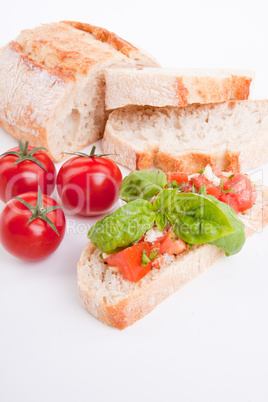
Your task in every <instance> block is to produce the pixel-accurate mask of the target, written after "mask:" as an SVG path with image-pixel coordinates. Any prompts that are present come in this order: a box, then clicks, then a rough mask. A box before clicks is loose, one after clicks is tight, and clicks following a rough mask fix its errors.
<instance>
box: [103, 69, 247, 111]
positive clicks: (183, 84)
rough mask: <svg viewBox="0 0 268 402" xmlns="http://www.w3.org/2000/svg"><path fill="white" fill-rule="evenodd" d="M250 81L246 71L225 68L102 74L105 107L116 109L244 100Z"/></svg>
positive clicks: (148, 70) (141, 70) (130, 70)
mask: <svg viewBox="0 0 268 402" xmlns="http://www.w3.org/2000/svg"><path fill="white" fill-rule="evenodd" d="M252 78H253V73H252V72H250V71H242V70H241V71H240V70H228V69H223V70H217V69H164V68H158V69H153V68H147V67H145V68H140V69H139V70H135V69H131V68H127V69H116V70H114V69H109V70H107V71H106V72H105V81H106V94H105V105H106V108H107V109H116V108H119V107H123V106H127V105H140V106H145V105H149V106H157V107H163V106H187V105H189V104H192V103H217V102H223V101H227V100H235V99H238V100H239V99H248V96H249V89H250V84H251V81H252Z"/></svg>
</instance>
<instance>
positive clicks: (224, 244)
mask: <svg viewBox="0 0 268 402" xmlns="http://www.w3.org/2000/svg"><path fill="white" fill-rule="evenodd" d="M222 204H223V205H221V209H222V210H223V211H224V213H225V215H226V216H227V217H228V219H229V222H230V223H231V225H232V227H233V229H234V230H235V233H233V234H229V235H227V236H223V237H221V238H219V239H217V240H215V241H213V242H210V244H214V245H215V246H217V247H218V248H220V249H221V250H223V251H224V252H225V254H226V255H227V256H230V255H234V254H236V253H238V252H239V251H240V250H241V249H242V247H243V245H244V244H245V241H246V235H245V227H244V224H243V222H242V221H241V220H240V219H239V218H238V216H237V215H236V213H235V211H234V210H233V208H231V207H230V206H229V205H227V204H225V203H222Z"/></svg>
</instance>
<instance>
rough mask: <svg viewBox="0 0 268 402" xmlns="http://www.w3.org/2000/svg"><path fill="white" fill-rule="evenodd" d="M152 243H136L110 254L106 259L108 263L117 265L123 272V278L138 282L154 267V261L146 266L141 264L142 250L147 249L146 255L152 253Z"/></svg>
mask: <svg viewBox="0 0 268 402" xmlns="http://www.w3.org/2000/svg"><path fill="white" fill-rule="evenodd" d="M150 249H151V247H150V244H149V243H148V242H143V243H136V244H134V246H131V247H128V248H126V249H125V250H122V251H119V253H115V254H110V255H109V256H108V257H107V258H106V259H105V262H107V264H108V265H110V266H111V267H113V266H116V267H118V268H119V269H120V271H121V272H122V275H123V278H124V279H127V280H129V281H131V282H138V281H139V280H140V279H141V278H143V277H144V276H145V275H146V274H148V272H149V271H150V270H151V268H152V262H148V264H147V265H146V266H142V265H141V259H142V251H143V250H146V255H147V257H149V255H150Z"/></svg>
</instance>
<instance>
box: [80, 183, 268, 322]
mask: <svg viewBox="0 0 268 402" xmlns="http://www.w3.org/2000/svg"><path fill="white" fill-rule="evenodd" d="M241 218H242V220H243V222H244V223H245V230H246V236H247V237H249V236H251V235H252V234H254V233H255V232H260V231H262V229H263V227H264V226H266V225H267V224H268V187H260V186H259V187H258V198H257V202H256V204H255V205H254V207H253V208H252V209H251V210H250V211H249V212H248V213H247V214H246V215H245V216H242V217H241ZM245 247H246V246H245ZM94 250H95V246H94V245H93V244H92V243H91V242H90V241H89V242H88V244H87V245H86V247H85V248H84V250H83V252H82V255H81V258H80V261H79V263H78V267H77V269H78V289H79V296H80V299H81V302H82V304H83V306H84V307H85V308H86V309H87V311H88V312H89V313H90V314H92V315H93V316H94V317H96V318H98V319H99V320H100V321H102V322H103V323H105V324H107V325H110V326H112V327H115V328H118V329H124V328H126V327H128V326H130V325H132V324H134V323H135V322H136V321H137V320H139V319H140V318H142V317H144V316H145V315H147V314H148V313H149V312H150V311H152V310H153V309H154V308H155V307H156V306H157V305H158V304H160V303H161V302H162V301H164V300H165V299H166V298H167V297H168V296H170V295H171V294H173V293H174V292H176V291H177V290H178V289H180V288H181V287H182V286H183V285H184V284H186V283H188V282H189V281H190V280H192V279H194V278H196V277H197V276H198V275H199V274H201V273H202V272H204V271H205V270H206V269H208V268H209V267H210V266H211V265H212V264H214V262H216V261H217V260H218V259H219V258H221V257H222V256H223V255H224V253H223V251H221V250H220V249H218V248H217V247H215V246H211V245H208V244H204V245H199V246H193V247H192V248H191V249H190V250H187V251H185V252H184V253H182V254H181V255H179V256H177V257H176V259H175V262H173V263H171V264H170V265H169V266H168V268H167V269H162V268H160V270H158V272H157V275H156V276H155V277H153V278H150V280H148V281H147V282H146V283H145V284H144V285H143V286H141V287H139V288H138V289H134V290H133V291H132V292H130V293H129V295H128V296H127V297H124V298H123V299H122V300H120V301H119V302H114V303H113V302H111V303H106V302H105V300H104V299H102V298H99V297H97V296H96V295H95V294H94V292H93V290H92V289H91V288H90V286H89V283H88V281H87V279H86V278H87V270H88V269H90V266H88V265H87V263H88V261H90V259H91V256H92V253H93V252H94ZM148 275H149V274H148Z"/></svg>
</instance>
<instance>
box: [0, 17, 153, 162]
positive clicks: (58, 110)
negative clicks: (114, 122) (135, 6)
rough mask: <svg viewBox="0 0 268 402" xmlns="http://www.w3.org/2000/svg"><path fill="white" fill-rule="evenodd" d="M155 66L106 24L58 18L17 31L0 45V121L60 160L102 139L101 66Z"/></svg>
mask: <svg viewBox="0 0 268 402" xmlns="http://www.w3.org/2000/svg"><path fill="white" fill-rule="evenodd" d="M144 65H146V66H158V63H157V62H156V61H155V60H154V59H153V58H151V57H150V56H148V55H146V54H144V53H143V52H141V51H140V50H138V49H137V48H135V47H134V46H132V45H131V44H130V43H128V42H126V41H124V40H123V39H121V38H119V37H118V36H117V35H115V34H114V33H112V32H109V31H107V30H106V29H103V28H99V27H95V26H92V25H89V24H82V23H79V22H70V21H65V22H58V23H51V24H45V25H42V26H39V27H37V28H34V29H28V30H25V31H22V32H21V34H20V35H19V36H18V37H17V38H16V39H15V41H13V42H10V43H9V44H8V45H6V46H5V47H3V48H1V49H0V126H2V127H3V128H4V129H6V130H7V131H8V132H9V133H10V134H11V135H12V136H13V137H14V138H16V139H19V138H20V137H22V138H23V139H24V140H28V141H30V143H31V145H34V146H44V147H46V148H47V149H48V150H49V153H50V156H51V157H52V158H53V159H54V160H55V161H59V160H61V159H63V158H64V157H65V156H66V155H64V154H63V152H75V151H78V150H79V149H81V148H83V147H85V146H86V145H88V144H90V143H92V142H94V141H96V140H97V139H99V138H101V137H102V135H103V131H104V125H105V122H106V119H107V112H106V111H105V107H104V94H105V82H104V69H105V68H108V67H110V66H113V67H116V66H131V67H137V66H144Z"/></svg>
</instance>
